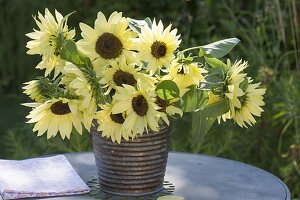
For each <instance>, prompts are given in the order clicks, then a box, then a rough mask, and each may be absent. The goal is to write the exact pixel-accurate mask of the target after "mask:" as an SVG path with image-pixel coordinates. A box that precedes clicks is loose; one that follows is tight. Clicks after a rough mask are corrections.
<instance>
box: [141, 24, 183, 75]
mask: <svg viewBox="0 0 300 200" xmlns="http://www.w3.org/2000/svg"><path fill="white" fill-rule="evenodd" d="M176 34H177V29H173V30H172V31H171V24H170V25H169V26H168V27H167V28H166V29H164V27H163V24H162V22H161V21H159V22H158V24H156V21H155V19H154V21H153V24H152V27H151V28H150V27H148V26H144V27H143V28H142V29H141V34H140V35H139V38H138V39H136V45H135V48H136V50H138V55H137V56H138V57H139V58H141V60H142V61H144V62H146V63H148V65H147V71H149V72H150V74H151V75H152V74H154V73H155V72H156V71H157V70H160V69H161V68H162V67H163V66H164V67H166V68H168V67H169V66H170V63H171V62H172V61H173V60H174V59H175V56H174V51H175V50H176V49H177V48H178V46H179V44H180V42H181V40H179V37H180V35H176Z"/></svg>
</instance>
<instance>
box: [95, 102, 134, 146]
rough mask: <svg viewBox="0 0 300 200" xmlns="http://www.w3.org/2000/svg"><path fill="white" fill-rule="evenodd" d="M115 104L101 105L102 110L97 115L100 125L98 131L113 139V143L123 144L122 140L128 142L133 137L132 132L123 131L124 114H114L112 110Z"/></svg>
mask: <svg viewBox="0 0 300 200" xmlns="http://www.w3.org/2000/svg"><path fill="white" fill-rule="evenodd" d="M113 105H114V102H113V104H106V105H101V110H100V111H98V112H97V114H96V117H95V118H96V120H97V122H98V124H99V126H98V129H97V130H98V131H100V132H102V136H103V137H107V138H111V140H112V141H113V142H115V141H116V142H118V143H121V140H122V138H123V139H125V140H126V141H127V140H129V137H131V136H132V134H131V132H129V131H126V130H125V129H123V123H124V122H125V118H124V114H123V113H117V114H113V113H112V111H111V109H112V106H113Z"/></svg>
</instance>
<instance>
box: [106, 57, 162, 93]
mask: <svg viewBox="0 0 300 200" xmlns="http://www.w3.org/2000/svg"><path fill="white" fill-rule="evenodd" d="M140 70H141V69H140V68H137V67H136V65H135V63H127V60H126V58H125V57H124V56H122V57H121V59H120V61H112V62H111V63H110V66H109V67H108V68H107V69H106V70H104V72H103V78H102V79H101V80H100V83H101V84H104V87H105V88H107V92H106V94H108V93H109V92H110V91H111V90H112V89H116V87H117V86H122V85H123V84H126V85H131V86H139V87H141V88H145V89H151V88H154V87H155V83H156V79H155V78H154V77H151V76H149V75H147V74H145V73H142V72H140Z"/></svg>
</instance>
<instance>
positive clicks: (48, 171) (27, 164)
mask: <svg viewBox="0 0 300 200" xmlns="http://www.w3.org/2000/svg"><path fill="white" fill-rule="evenodd" d="M89 191H90V189H89V187H88V186H87V185H86V184H85V182H84V181H83V180H82V179H81V178H80V176H79V175H78V174H77V173H76V171H75V170H74V169H73V167H72V166H71V164H70V163H69V161H68V160H67V159H66V158H65V156H63V155H58V156H52V157H46V158H32V159H27V160H21V161H16V160H0V194H1V196H2V198H3V199H20V198H32V197H50V196H64V195H75V194H84V193H88V192H89Z"/></svg>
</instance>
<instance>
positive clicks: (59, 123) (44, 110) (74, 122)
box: [27, 98, 83, 139]
mask: <svg viewBox="0 0 300 200" xmlns="http://www.w3.org/2000/svg"><path fill="white" fill-rule="evenodd" d="M78 104H79V102H78V101H77V100H69V99H65V98H59V99H52V100H49V101H46V102H45V103H43V104H39V105H37V107H35V108H34V109H33V110H32V111H31V112H30V113H29V115H28V116H27V118H28V119H30V120H29V121H28V122H27V123H36V124H35V126H34V128H33V131H38V136H41V135H43V134H44V133H45V132H46V131H47V138H51V137H54V136H56V134H57V133H58V132H59V133H60V136H61V137H62V138H63V139H64V138H65V137H67V138H68V139H69V138H70V135H71V132H72V127H73V126H74V127H75V129H76V130H77V132H78V133H79V134H82V124H81V123H82V122H83V115H82V112H80V111H79V109H78Z"/></svg>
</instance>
